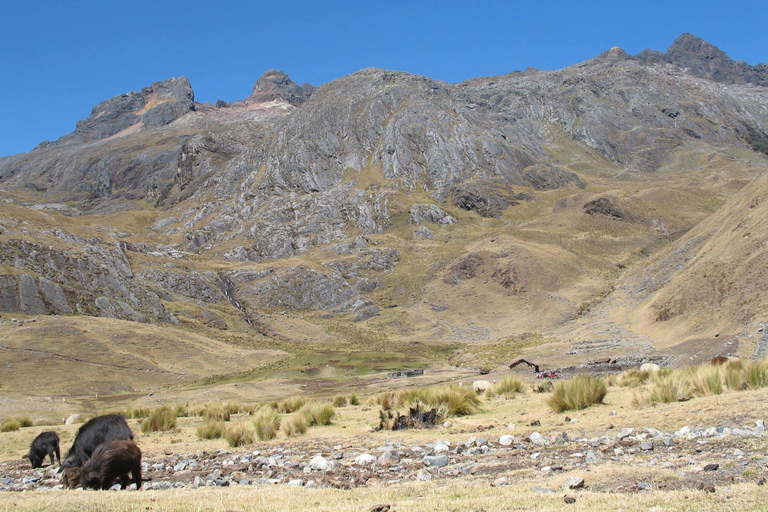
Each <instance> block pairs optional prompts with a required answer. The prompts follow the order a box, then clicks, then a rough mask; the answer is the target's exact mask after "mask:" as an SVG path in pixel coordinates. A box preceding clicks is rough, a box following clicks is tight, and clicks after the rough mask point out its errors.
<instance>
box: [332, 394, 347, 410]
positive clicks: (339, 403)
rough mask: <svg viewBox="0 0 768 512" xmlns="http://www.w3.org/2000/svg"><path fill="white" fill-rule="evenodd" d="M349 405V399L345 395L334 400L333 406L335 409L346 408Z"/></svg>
mask: <svg viewBox="0 0 768 512" xmlns="http://www.w3.org/2000/svg"><path fill="white" fill-rule="evenodd" d="M346 405H347V397H346V396H344V395H339V396H336V397H334V398H333V406H334V407H346Z"/></svg>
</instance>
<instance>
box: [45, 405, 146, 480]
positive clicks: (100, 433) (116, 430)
mask: <svg viewBox="0 0 768 512" xmlns="http://www.w3.org/2000/svg"><path fill="white" fill-rule="evenodd" d="M113 439H125V440H129V439H133V432H132V431H131V429H130V428H129V427H128V423H127V422H126V421H125V418H123V417H122V416H120V415H118V414H107V415H105V416H97V417H95V418H93V419H91V420H89V421H88V422H86V423H84V424H83V425H82V426H81V427H80V428H79V429H78V431H77V436H75V442H74V443H72V448H70V449H69V452H67V456H66V457H65V458H64V463H63V464H61V466H60V469H59V471H62V470H64V469H67V468H70V467H72V466H82V465H83V463H84V462H85V461H87V460H88V459H89V458H91V454H92V453H93V451H94V450H95V449H96V448H97V447H98V446H99V445H100V444H102V443H108V442H109V441H112V440H113Z"/></svg>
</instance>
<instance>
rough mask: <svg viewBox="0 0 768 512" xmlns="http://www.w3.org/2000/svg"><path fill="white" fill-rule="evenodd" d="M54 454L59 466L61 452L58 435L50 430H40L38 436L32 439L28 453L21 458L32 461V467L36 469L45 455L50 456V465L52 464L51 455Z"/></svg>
mask: <svg viewBox="0 0 768 512" xmlns="http://www.w3.org/2000/svg"><path fill="white" fill-rule="evenodd" d="M54 454H56V458H57V459H58V460H59V466H61V453H59V435H58V434H57V433H56V432H54V431H52V430H50V431H48V432H42V433H41V434H40V435H39V436H37V437H36V438H35V440H34V441H32V444H31V445H30V447H29V453H28V454H26V455H25V456H24V457H22V458H23V459H29V462H31V463H32V468H33V469H36V468H39V467H41V466H42V465H43V462H44V461H45V456H46V455H49V456H50V457H51V466H53V455H54Z"/></svg>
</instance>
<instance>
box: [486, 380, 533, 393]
mask: <svg viewBox="0 0 768 512" xmlns="http://www.w3.org/2000/svg"><path fill="white" fill-rule="evenodd" d="M524 392H525V390H524V389H523V381H521V380H520V379H518V378H517V377H504V378H503V379H501V380H500V381H499V382H498V384H496V385H495V386H494V387H492V388H491V389H489V390H488V391H486V395H487V396H488V398H491V397H493V396H496V395H501V396H504V397H506V398H515V395H516V394H517V393H524Z"/></svg>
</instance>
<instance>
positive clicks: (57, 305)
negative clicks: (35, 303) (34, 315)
mask: <svg viewBox="0 0 768 512" xmlns="http://www.w3.org/2000/svg"><path fill="white" fill-rule="evenodd" d="M39 282H40V291H41V292H42V293H43V297H44V298H45V301H46V302H48V303H49V304H51V306H52V307H53V308H54V309H55V310H56V311H57V312H60V313H66V314H69V313H72V308H70V307H69V304H67V297H66V296H65V295H64V290H63V289H62V288H61V286H59V285H58V284H57V283H54V282H53V281H51V280H49V279H46V278H44V277H41V278H40V279H39Z"/></svg>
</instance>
